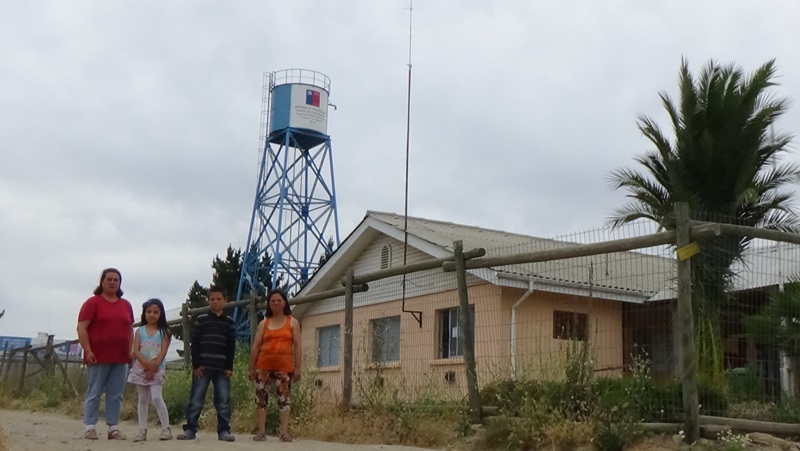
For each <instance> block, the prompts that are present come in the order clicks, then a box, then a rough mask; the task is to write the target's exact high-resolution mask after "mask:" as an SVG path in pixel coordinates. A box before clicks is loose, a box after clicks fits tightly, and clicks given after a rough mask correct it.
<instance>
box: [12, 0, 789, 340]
mask: <svg viewBox="0 0 800 451" xmlns="http://www.w3.org/2000/svg"><path fill="white" fill-rule="evenodd" d="M413 7H414V9H413V38H412V62H413V83H412V100H411V103H412V107H411V146H410V148H411V159H410V170H409V171H410V174H409V176H410V178H409V190H410V196H409V204H408V206H409V214H411V215H413V216H421V217H425V218H430V219H436V220H445V221H452V222H457V223H463V224H469V225H475V226H481V227H487V228H494V229H501V230H508V231H512V232H518V233H526V234H530V235H535V236H543V237H548V236H553V235H558V234H563V233H568V232H575V231H580V230H585V229H592V228H597V227H600V226H602V225H604V223H605V220H606V218H607V217H608V216H609V215H610V214H611V212H612V211H613V210H614V209H615V208H616V207H618V206H619V205H620V204H621V203H622V202H623V201H624V193H622V192H613V191H611V190H610V188H609V186H608V181H607V179H608V175H609V173H610V172H611V171H612V170H613V169H615V168H618V167H621V166H633V165H634V162H633V157H634V156H635V155H639V154H641V153H642V152H644V151H645V150H647V149H648V148H649V147H648V143H647V141H646V140H645V139H644V138H643V137H642V136H641V134H640V133H639V132H638V130H637V128H636V116H637V115H638V114H646V115H650V116H652V117H654V118H656V119H658V120H660V121H661V123H662V124H663V128H664V129H666V130H669V126H668V124H667V123H666V122H665V121H664V120H665V116H664V114H663V113H662V109H661V105H660V103H659V99H658V96H657V94H658V91H659V90H665V91H667V92H668V93H670V94H672V95H673V96H677V89H676V86H677V73H678V69H679V66H680V61H681V57H686V58H688V60H689V63H690V67H691V69H692V71H694V72H699V71H700V69H701V68H702V66H703V65H704V64H705V63H706V62H707V61H708V60H709V59H711V58H713V59H716V60H718V61H720V62H722V63H729V62H735V63H737V64H740V65H741V66H742V67H743V68H744V69H745V70H746V71H747V72H750V71H752V70H753V69H755V68H756V67H757V66H759V65H761V64H763V63H764V62H766V61H767V60H769V59H772V58H775V59H776V60H777V67H778V70H779V78H778V81H779V82H780V84H781V85H780V86H778V87H777V88H776V89H775V90H774V91H773V92H774V93H775V94H776V95H779V96H789V97H791V98H793V99H794V100H797V99H800V51H798V46H797V42H800V32H799V31H798V28H799V27H798V23H800V22H799V21H800V2H797V1H796V0H782V1H778V0H774V1H773V0H763V1H759V2H754V1H743V0H716V1H700V2H698V1H694V0H693V1H689V0H672V1H663V2H652V1H640V0H636V1H634V0H628V1H623V0H620V1H610V0H609V1H597V0H576V1H568V2H564V1H531V0H493V1H488V0H457V1H456V0H450V1H444V0H442V1H434V0H429V1H424V0H417V1H415V2H414V4H413ZM408 54H409V11H408V0H336V1H310V0H274V1H269V2H267V1H224V2H223V1H201V0H192V1H188V0H187V1H163V0H157V1H156V0H151V1H147V0H136V1H133V0H115V1H100V0H95V1H65V0H52V1H44V0H0V158H2V159H1V160H0V162H1V164H0V310H3V309H5V310H6V315H5V317H3V318H2V319H1V320H0V335H14V336H34V335H35V334H36V333H37V332H50V333H54V334H56V336H57V338H63V339H70V338H74V337H75V323H76V320H77V314H78V309H79V308H80V305H81V303H82V302H83V301H84V300H85V299H86V298H87V297H88V296H90V295H91V292H92V290H93V289H94V288H95V286H96V285H97V283H98V281H99V276H100V271H101V270H102V269H103V268H105V267H108V266H114V267H117V268H119V269H120V270H121V271H122V275H123V289H124V290H125V297H126V298H128V299H129V300H131V302H132V303H133V305H134V309H135V314H136V315H137V317H138V315H139V314H140V313H141V312H140V311H138V309H137V306H138V305H141V302H142V301H144V300H146V299H147V298H148V297H160V298H161V299H162V300H163V301H164V303H165V304H166V306H167V308H174V307H178V306H179V305H180V303H181V302H182V301H183V300H184V299H185V297H186V294H187V292H188V290H189V288H190V286H191V285H192V283H193V282H194V281H195V280H198V281H200V283H202V284H204V285H207V284H208V283H209V282H210V278H211V274H212V270H211V261H212V260H213V258H214V256H215V255H217V254H224V252H225V249H226V248H227V246H228V245H229V244H232V245H233V246H234V247H237V248H244V247H245V244H246V240H247V232H248V230H247V229H248V227H249V219H250V214H251V209H252V204H253V197H254V194H255V186H256V177H257V171H258V154H259V142H258V141H259V126H260V114H261V107H262V79H263V73H264V72H272V71H278V70H281V69H287V68H304V69H313V70H317V71H320V72H322V73H324V74H326V75H327V76H329V77H330V79H331V92H330V101H331V103H334V104H336V105H337V107H338V109H337V110H336V111H333V110H331V111H330V112H329V121H328V133H329V134H330V136H331V139H332V149H333V159H334V165H335V172H336V191H337V200H338V205H339V220H340V233H341V236H342V237H343V238H344V237H345V236H347V235H348V234H349V233H350V231H352V229H353V228H354V227H355V226H356V225H357V224H358V223H359V222H360V221H361V219H362V218H363V216H364V214H365V212H366V211H367V210H379V211H388V212H395V213H401V214H402V213H403V200H404V198H403V187H404V172H405V166H404V165H405V130H406V123H405V118H406V87H407V62H408ZM779 128H781V129H783V130H787V131H789V132H791V133H794V134H797V133H798V131H800V106H798V105H797V104H796V103H795V104H794V106H793V108H792V109H791V110H790V112H789V113H788V114H787V115H785V116H784V118H783V119H782V120H781V121H780V123H779ZM797 146H798V143H797V141H795V147H794V149H795V152H794V154H793V155H792V156H791V158H793V159H795V160H798V161H800V157H798V155H797V153H796V151H797V149H798V147H797Z"/></svg>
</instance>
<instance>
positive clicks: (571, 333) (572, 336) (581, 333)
mask: <svg viewBox="0 0 800 451" xmlns="http://www.w3.org/2000/svg"><path fill="white" fill-rule="evenodd" d="M588 335H589V315H587V314H586V313H577V312H565V311H561V310H553V338H557V339H559V340H578V341H586V337H587V336H588Z"/></svg>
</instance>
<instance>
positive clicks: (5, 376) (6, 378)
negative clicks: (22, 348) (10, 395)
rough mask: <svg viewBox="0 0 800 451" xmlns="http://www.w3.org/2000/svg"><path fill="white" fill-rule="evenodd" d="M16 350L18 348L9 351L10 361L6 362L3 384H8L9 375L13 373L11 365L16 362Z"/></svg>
mask: <svg viewBox="0 0 800 451" xmlns="http://www.w3.org/2000/svg"><path fill="white" fill-rule="evenodd" d="M16 352H17V348H14V349H12V350H11V351H9V352H8V363H6V372H5V374H3V385H6V384H8V375H9V374H11V365H12V364H13V363H14V354H15V353H16Z"/></svg>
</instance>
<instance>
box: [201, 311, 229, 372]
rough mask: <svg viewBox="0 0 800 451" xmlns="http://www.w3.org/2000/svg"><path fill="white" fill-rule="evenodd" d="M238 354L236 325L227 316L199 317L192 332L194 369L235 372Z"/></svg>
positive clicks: (210, 315) (206, 315) (208, 314)
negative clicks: (235, 355)
mask: <svg viewBox="0 0 800 451" xmlns="http://www.w3.org/2000/svg"><path fill="white" fill-rule="evenodd" d="M235 353H236V324H235V323H234V321H233V319H232V318H231V317H230V316H228V315H226V314H224V313H223V314H221V315H219V316H217V315H215V314H213V313H204V314H202V315H199V316H198V317H197V320H195V322H194V330H193V332H192V367H193V368H195V369H197V368H199V367H201V366H202V367H204V368H209V369H215V370H231V371H232V370H233V357H234V354H235Z"/></svg>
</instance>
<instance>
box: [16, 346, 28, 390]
mask: <svg viewBox="0 0 800 451" xmlns="http://www.w3.org/2000/svg"><path fill="white" fill-rule="evenodd" d="M30 347H31V345H29V344H26V345H25V348H24V349H23V350H22V369H21V370H20V373H19V387H18V388H17V391H18V392H19V393H22V389H24V388H25V371H26V370H27V367H28V349H30Z"/></svg>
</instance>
